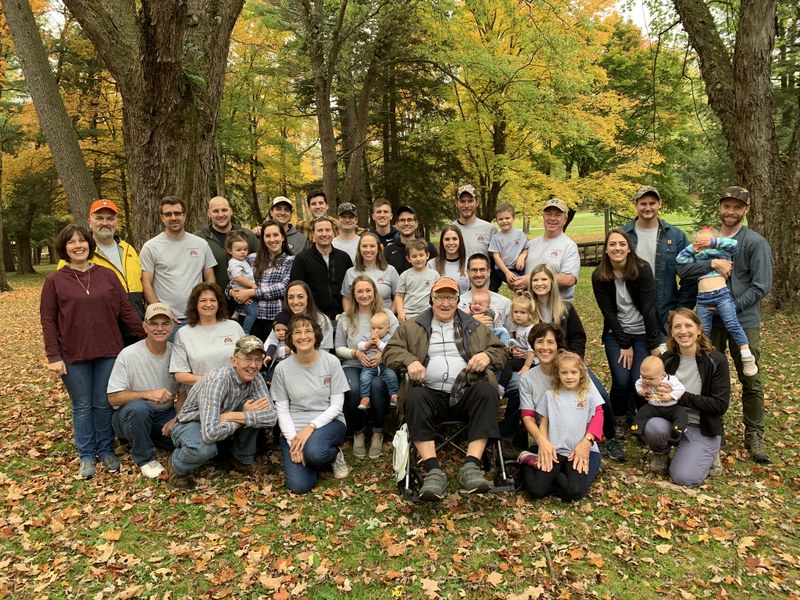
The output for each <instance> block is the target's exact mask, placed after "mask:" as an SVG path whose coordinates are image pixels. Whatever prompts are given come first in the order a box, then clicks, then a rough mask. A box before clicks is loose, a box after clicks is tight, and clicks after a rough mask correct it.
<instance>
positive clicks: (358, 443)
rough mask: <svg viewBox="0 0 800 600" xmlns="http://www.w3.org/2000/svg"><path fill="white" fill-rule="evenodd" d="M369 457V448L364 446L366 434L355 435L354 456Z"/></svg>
mask: <svg viewBox="0 0 800 600" xmlns="http://www.w3.org/2000/svg"><path fill="white" fill-rule="evenodd" d="M366 455H367V446H366V445H365V444H364V434H363V433H356V434H355V435H353V456H355V457H356V458H364V457H365V456H366Z"/></svg>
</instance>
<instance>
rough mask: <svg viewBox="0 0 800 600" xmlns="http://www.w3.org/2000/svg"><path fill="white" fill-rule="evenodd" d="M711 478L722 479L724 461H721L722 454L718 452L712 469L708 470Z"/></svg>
mask: <svg viewBox="0 0 800 600" xmlns="http://www.w3.org/2000/svg"><path fill="white" fill-rule="evenodd" d="M708 476H709V477H722V460H721V459H720V453H719V452H717V455H716V456H715V457H714V464H712V465H711V468H710V469H709V470H708Z"/></svg>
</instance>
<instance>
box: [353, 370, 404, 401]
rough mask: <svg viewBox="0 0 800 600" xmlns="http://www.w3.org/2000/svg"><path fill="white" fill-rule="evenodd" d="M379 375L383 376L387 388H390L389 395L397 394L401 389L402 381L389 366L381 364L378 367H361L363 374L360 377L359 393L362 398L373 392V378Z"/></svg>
mask: <svg viewBox="0 0 800 600" xmlns="http://www.w3.org/2000/svg"><path fill="white" fill-rule="evenodd" d="M377 375H380V376H381V379H383V382H384V383H385V384H386V388H387V389H388V390H389V396H396V395H397V392H398V390H399V389H400V382H399V381H398V380H397V373H395V372H394V371H393V370H392V369H390V368H389V367H385V366H384V365H381V366H380V368H378V367H364V368H362V369H361V376H360V377H359V381H360V388H359V393H360V394H361V397H362V398H368V397H369V395H370V393H371V392H372V380H373V379H375V377H376V376H377Z"/></svg>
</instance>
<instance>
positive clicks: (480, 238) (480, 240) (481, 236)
mask: <svg viewBox="0 0 800 600" xmlns="http://www.w3.org/2000/svg"><path fill="white" fill-rule="evenodd" d="M475 239H476V240H477V241H479V242H485V241H486V236H483V235H479V236H478V237H477V238H475Z"/></svg>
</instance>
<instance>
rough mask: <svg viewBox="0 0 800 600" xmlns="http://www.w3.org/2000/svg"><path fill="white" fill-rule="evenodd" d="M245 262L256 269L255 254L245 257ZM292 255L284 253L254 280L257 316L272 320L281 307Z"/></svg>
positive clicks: (292, 260) (292, 258) (290, 268)
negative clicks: (274, 263)
mask: <svg viewBox="0 0 800 600" xmlns="http://www.w3.org/2000/svg"><path fill="white" fill-rule="evenodd" d="M247 262H248V263H249V264H250V266H251V267H253V273H255V270H256V255H255V254H251V255H250V256H248V257H247ZM292 262H294V256H290V255H288V254H284V255H283V256H282V257H280V258H279V259H278V264H277V265H275V266H274V267H272V268H271V269H267V270H266V271H264V273H262V274H261V277H259V278H258V279H257V280H256V286H257V287H256V297H255V299H254V300H258V318H259V319H267V320H270V321H271V320H273V319H274V318H275V315H277V314H278V313H279V312H281V308H282V307H283V295H284V294H285V293H286V287H287V286H288V285H289V274H290V273H291V271H292Z"/></svg>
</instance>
